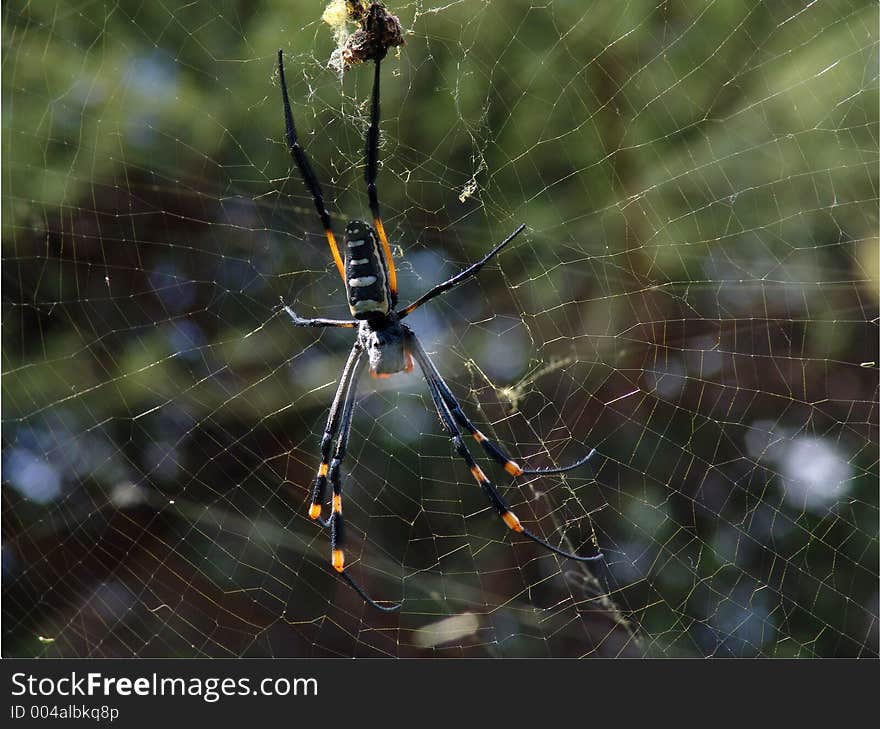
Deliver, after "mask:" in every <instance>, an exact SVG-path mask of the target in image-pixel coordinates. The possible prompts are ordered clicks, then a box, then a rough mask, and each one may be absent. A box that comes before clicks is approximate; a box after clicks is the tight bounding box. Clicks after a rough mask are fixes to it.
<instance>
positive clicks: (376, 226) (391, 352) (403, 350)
mask: <svg viewBox="0 0 880 729" xmlns="http://www.w3.org/2000/svg"><path fill="white" fill-rule="evenodd" d="M383 55H384V54H380V55H377V56H376V57H375V58H374V61H375V67H374V76H373V95H372V110H371V115H370V117H371V118H370V126H369V128H368V130H367V134H366V171H365V175H364V177H365V180H366V183H367V195H368V197H369V206H370V212H371V213H372V217H373V225H369V224H367V223H365V222H363V221H361V220H352V221H351V222H349V223H348V224H347V225H346V227H345V247H344V256H343V255H341V254H340V252H339V247H338V245H337V243H336V239H335V237H334V236H333V231H332V230H331V227H330V215H329V213H328V212H327V209H326V207H325V205H324V194H323V192H322V191H321V185H320V184H319V182H318V178H317V177H316V175H315V173H314V171H313V170H312V167H311V165H310V164H309V161H308V158H307V157H306V154H305V152H304V151H303V148H302V147H301V146H300V144H299V142H298V140H297V135H296V127H295V126H294V123H293V113H292V112H291V108H290V99H289V97H288V93H287V83H286V82H285V79H284V60H283V53H282V51H281V50H279V51H278V76H279V80H280V84H281V99H282V103H283V106H284V121H285V132H286V142H287V148H288V151H289V152H290V155H291V157H292V158H293V161H294V162H295V163H296V166H297V167H298V168H299V171H300V174H301V176H302V179H303V182H304V183H305V185H306V187H307V188H308V189H309V192H310V193H311V195H312V198H313V201H314V204H315V209H316V210H317V211H318V216H319V217H320V218H321V223H322V224H323V226H324V235H325V236H326V237H327V243H328V244H329V246H330V252H331V253H332V255H333V260H334V261H335V263H336V268H337V269H339V275H340V276H342V281H343V283H344V285H345V293H346V295H347V297H348V306H349V309H350V310H351V315H352V316H353V317H354V318H353V319H321V318H317V319H306V318H303V317H301V316H299V315H298V314H297V313H296V312H295V311H294V310H293V309H292V308H291V307H290V306H285V305H284V302H283V301H282V306H283V310H284V311H285V312H286V313H287V315H288V316H289V317H290V319H291V321H292V322H293V324H294V325H295V326H298V327H343V328H348V329H357V330H358V331H357V339H356V340H355V342H354V345H353V346H352V348H351V353H350V354H349V356H348V361H347V362H346V363H345V367H344V368H343V370H342V375H341V377H340V379H339V386H338V387H337V389H336V395H335V396H334V398H333V404H332V405H331V406H330V414H329V416H328V418H327V424H326V426H325V427H324V435H323V437H322V438H321V464H320V465H319V466H318V475H317V476H316V478H315V483H314V485H313V487H312V494H311V503H310V506H309V517H310V518H311V519H313V520H316V521H318V522H319V523H320V524H321V525H322V526H324V527H325V528H326V527H329V528H330V554H331V559H330V562H331V565H332V566H333V568H334V569H335V570H336V572H338V573H339V574H340V575H341V576H342V577H343V578H344V579H345V580H346V581H347V582H348V584H349V585H351V587H352V588H354V589H355V590H356V591H357V593H358V594H359V595H360V596H361V597H362V598H363V599H364V601H365V602H367V603H369V604H370V605H372V606H373V607H374V608H378V609H379V610H382V611H385V612H393V611H395V610H398V609H400V607H401V605H400V604H392V605H390V606H385V605H380V604H379V603H377V602H376V601H375V600H373V599H372V598H371V597H370V596H369V595H368V594H367V592H366V591H365V590H364V588H363V587H362V586H361V585H360V583H358V582H357V581H356V580H355V579H354V578H353V577H352V576H351V575H349V574H348V572H346V571H345V552H344V551H343V547H344V545H345V530H344V521H343V517H342V480H341V478H340V475H339V469H340V466H341V464H342V459H343V458H344V457H345V450H346V447H347V446H348V438H349V434H350V431H351V422H352V416H353V413H354V404H355V399H356V395H357V383H358V375H359V374H360V372H361V366H362V365H363V356H364V354H366V355H367V360H368V361H369V366H370V374H371V375H372V376H373V377H378V378H385V377H391V375H394V374H397V373H398V372H410V371H411V370H412V369H413V360H415V361H416V362H417V363H418V365H419V369H420V370H421V371H422V375H423V376H424V378H425V381H426V382H427V384H428V390H429V392H430V394H431V400H432V401H433V403H434V407H435V408H436V410H437V414H438V415H439V416H440V422H441V424H442V426H443V428H444V429H445V430H446V432H447V433H448V434H449V435H450V437H451V438H452V442H453V445H454V447H455V450H456V452H457V453H458V455H459V456H461V457H462V458H463V459H464V460H465V462H466V463H467V465H468V467H469V468H470V471H471V474H472V475H473V477H474V479H476V481H477V484H478V485H479V487H480V489H481V490H482V491H483V493H484V494H485V496H486V498H487V499H488V500H489V502H490V504H491V505H492V506H493V507H494V509H495V511H496V512H497V513H498V516H499V517H501V519H502V521H503V522H504V523H505V524H506V525H507V526H508V528H510V529H511V530H513V531H514V532H518V533H519V534H521V535H523V536H524V537H528V538H529V539H531V540H532V541H534V542H537V543H538V544H540V545H541V546H543V547H545V548H546V549H549V550H550V551H551V552H555V553H556V554H558V555H560V556H562V557H567V558H568V559H575V560H578V561H581V562H590V561H593V560H598V559H602V556H603V555H602V554H596V555H591V556H586V557H584V556H579V555H576V554H572V553H571V552H566V551H565V550H562V549H559V548H558V547H554V546H553V545H552V544H550V543H549V542H547V541H545V540H544V539H542V538H541V537H539V536H537V535H536V534H534V533H532V532H531V531H529V530H528V529H527V528H526V527H525V526H523V524H522V522H521V521H520V520H519V519H518V518H517V516H516V515H515V514H514V513H513V512H512V511H511V510H510V507H509V506H508V504H507V502H506V501H505V500H504V497H502V496H501V494H499V493H498V490H497V489H496V488H495V486H494V485H493V484H492V482H491V481H490V480H489V478H488V477H487V476H486V474H485V472H484V471H483V469H482V468H480V466H479V465H477V462H476V461H475V460H474V457H473V455H471V452H470V451H469V450H468V447H467V446H466V445H465V440H464V431H466V432H467V433H468V434H470V435H471V436H472V437H473V439H474V440H475V441H476V442H477V443H479V444H480V446H482V448H483V449H484V450H485V452H486V454H487V456H488V457H489V458H491V459H492V460H494V461H495V462H496V463H498V464H500V465H501V466H503V467H504V470H505V471H506V472H507V473H508V474H510V475H511V476H521V475H523V474H540V475H543V474H554V473H563V472H565V471H570V470H571V469H573V468H577V467H578V466H581V465H583V464H584V463H586V462H587V460H589V458H590V457H591V456H592V455H593V453H595V449H593V450H591V451H590V452H589V453H588V454H587V455H586V456H584V457H583V458H581V459H580V460H579V461H576V462H575V463H572V464H570V465H568V466H564V467H560V468H523V467H522V466H520V465H519V464H518V463H516V461H514V460H512V459H511V458H510V457H508V456H507V454H506V453H505V452H504V451H503V450H502V449H501V448H500V447H499V446H498V445H496V444H495V443H494V442H493V441H492V440H490V439H489V438H487V437H486V436H485V435H483V433H482V432H481V431H480V430H479V429H478V428H477V427H476V426H475V425H474V424H473V422H471V420H470V419H469V418H468V416H467V415H465V413H464V411H463V410H462V408H461V404H460V403H459V401H458V400H457V399H456V397H455V395H453V394H452V390H450V389H449V386H448V385H447V384H446V382H445V381H444V380H443V378H442V377H441V376H440V372H439V371H438V370H437V367H436V366H435V365H434V363H433V362H432V361H431V359H430V357H428V354H427V352H426V351H425V350H424V348H423V347H422V345H421V343H420V342H419V340H418V338H417V337H416V335H415V333H414V332H413V331H412V329H410V328H409V327H408V326H406V324H404V323H403V321H402V320H403V319H405V318H406V317H407V316H409V315H410V314H411V313H412V312H414V311H415V310H416V309H418V308H419V307H420V306H422V305H423V304H425V303H427V302H428V301H430V300H431V299H433V298H435V297H437V296H440V295H441V294H443V293H445V292H447V291H449V290H450V289H452V288H454V287H455V286H457V285H458V284H460V283H462V282H463V281H465V280H467V279H469V278H470V277H471V276H474V275H476V274H477V272H478V271H479V270H480V269H481V268H482V267H483V266H485V265H486V263H487V262H488V261H489V260H490V259H491V258H493V257H494V256H496V255H497V254H498V253H499V252H500V251H501V250H502V249H503V248H504V247H505V246H506V245H508V244H509V243H510V242H511V241H512V240H513V239H514V238H516V236H518V235H519V234H520V233H521V232H522V231H523V229H524V228H525V225H520V226H519V227H518V228H517V229H516V230H514V231H513V232H512V233H511V234H510V235H508V236H507V238H505V239H504V240H503V241H501V243H499V244H498V245H497V246H495V247H494V248H493V249H492V250H491V251H489V253H487V254H486V255H485V256H484V257H483V258H482V259H481V260H479V261H477V262H476V263H474V264H472V265H471V266H469V267H468V268H466V269H464V270H463V271H461V272H460V273H457V274H456V275H454V276H452V277H451V278H450V279H448V280H446V281H444V282H443V283H440V284H438V285H436V286H434V288H432V289H430V290H429V291H428V292H427V293H425V294H423V295H422V296H421V297H419V298H418V299H416V300H415V301H414V302H412V303H411V304H409V305H407V306H405V307H404V308H403V309H401V310H399V311H398V310H397V309H396V306H397V276H396V274H395V270H394V259H393V258H392V256H391V247H390V246H389V244H388V237H387V236H386V234H385V227H384V226H383V224H382V218H381V216H380V214H379V198H378V193H377V190H376V176H377V171H378V157H379V69H380V63H381V60H382V57H381V56H383ZM334 440H335V448H333V444H334ZM328 481H329V483H330V488H331V490H332V499H331V512H330V518H329V519H326V520H325V519H322V518H321V511H322V504H323V502H324V495H325V492H326V490H327V483H328Z"/></svg>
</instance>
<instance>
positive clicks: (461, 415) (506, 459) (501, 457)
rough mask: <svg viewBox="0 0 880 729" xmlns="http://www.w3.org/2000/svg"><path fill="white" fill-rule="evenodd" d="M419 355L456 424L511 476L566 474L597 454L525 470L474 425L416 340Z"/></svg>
mask: <svg viewBox="0 0 880 729" xmlns="http://www.w3.org/2000/svg"><path fill="white" fill-rule="evenodd" d="M414 353H417V354H416V356H417V358H419V357H420V359H419V364H420V365H421V367H422V370H423V371H424V373H425V377H430V378H431V379H432V380H433V381H434V384H435V385H436V386H437V389H438V391H439V392H440V395H441V396H442V397H443V400H444V401H445V402H446V405H447V407H448V408H449V410H450V412H451V413H452V415H453V417H454V418H455V420H456V422H457V423H458V424H459V426H461V427H462V428H464V429H465V430H467V432H468V433H470V434H471V436H473V438H474V440H475V441H477V443H479V444H480V445H481V446H482V447H483V450H484V451H486V454H487V455H488V456H489V457H490V458H491V459H492V460H493V461H495V462H496V463H499V464H500V465H502V466H503V467H504V470H505V471H507V472H508V473H509V474H510V475H511V476H522V475H523V474H525V475H538V476H540V475H547V474H553V473H565V472H566V471H571V470H573V469H575V468H577V467H578V466H583V465H584V464H585V463H586V462H587V461H589V460H590V458H592V456H593V454H594V453H595V452H596V449H595V448H593V449H592V450H591V451H590V452H589V453H587V455H586V456H584V457H583V458H581V459H580V460H577V461H575V462H574V463H571V464H569V465H567V466H560V467H558V468H523V467H522V466H520V465H519V464H518V463H517V462H516V461H514V460H513V459H512V458H510V456H508V455H507V454H506V453H505V452H504V451H503V450H502V449H501V448H500V447H499V446H498V445H497V444H496V443H494V442H493V441H492V440H491V439H490V438H487V437H486V436H485V435H483V433H482V432H480V430H479V428H477V426H476V425H474V424H473V422H472V421H471V419H470V418H468V416H467V415H466V414H465V412H464V410H462V408H461V403H459V402H458V398H456V397H455V395H453V394H452V390H450V389H449V385H447V384H446V382H445V381H444V380H443V377H441V375H440V372H439V370H438V369H437V367H436V365H435V364H434V363H433V362H432V361H431V358H430V357H428V353H427V352H425V350H424V348H423V347H422V345H421V343H420V342H419V341H418V340H416V341H415V352H414Z"/></svg>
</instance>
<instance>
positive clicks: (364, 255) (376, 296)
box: [344, 220, 391, 319]
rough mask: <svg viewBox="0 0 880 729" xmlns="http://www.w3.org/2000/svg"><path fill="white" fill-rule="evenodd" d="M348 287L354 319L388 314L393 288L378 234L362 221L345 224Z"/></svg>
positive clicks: (349, 303)
mask: <svg viewBox="0 0 880 729" xmlns="http://www.w3.org/2000/svg"><path fill="white" fill-rule="evenodd" d="M344 258H345V290H346V293H347V294H348V307H349V309H350V310H351V314H352V316H353V317H355V319H370V318H375V317H378V316H385V315H386V314H388V312H389V311H390V310H391V291H390V289H389V286H388V271H387V268H386V265H385V259H384V258H383V257H382V254H381V252H380V250H379V236H378V235H377V234H376V231H375V230H374V229H373V228H372V227H371V226H369V225H367V224H366V223H365V222H363V221H362V220H352V221H351V222H350V223H349V224H348V225H347V226H345V256H344Z"/></svg>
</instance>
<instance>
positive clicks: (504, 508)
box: [409, 334, 604, 562]
mask: <svg viewBox="0 0 880 729" xmlns="http://www.w3.org/2000/svg"><path fill="white" fill-rule="evenodd" d="M409 343H410V346H411V347H412V349H413V356H414V357H415V358H416V361H417V362H418V363H419V366H420V367H421V369H422V372H423V374H424V375H425V381H426V382H427V383H428V389H429V390H430V392H431V399H432V400H433V402H434V407H435V408H436V409H437V414H438V415H439V416H440V421H441V423H442V424H443V427H444V428H445V429H446V431H447V432H448V433H449V434H450V436H451V437H452V443H453V445H454V446H455V450H456V452H457V453H458V455H460V456H461V457H462V458H463V459H464V460H465V462H466V463H467V464H468V468H470V471H471V474H472V475H473V477H474V478H475V479H476V481H477V483H478V484H479V486H480V489H482V491H483V493H484V494H485V495H486V498H488V499H489V503H491V504H492V506H493V507H494V508H495V511H496V512H498V516H500V517H501V519H502V521H503V522H504V523H505V524H506V525H507V526H508V528H509V529H511V530H512V531H515V532H518V533H520V534H522V535H523V536H524V537H528V538H529V539H531V540H532V541H533V542H536V543H538V544H540V545H541V546H542V547H544V548H546V549H549V550H550V551H551V552H555V553H556V554H558V555H560V556H562V557H566V558H568V559H574V560H577V561H578V562H593V561H595V560H599V559H602V558H603V557H604V555H602V554H601V553H600V554H594V555H590V556H589V557H582V556H580V555H577V554H572V553H571V552H566V551H565V550H563V549H559V547H554V546H553V545H552V544H550V542H548V541H546V540H544V539H542V538H541V537H539V536H538V535H537V534H534V533H533V532H531V531H529V530H528V529H526V528H525V527H524V526H523V525H522V522H520V520H519V518H518V517H517V516H516V514H514V513H513V512H512V511H511V510H510V506H508V504H507V502H506V501H505V500H504V497H502V496H501V494H499V493H498V490H497V489H496V488H495V486H493V485H492V482H491V481H490V480H489V479H488V477H487V476H486V474H485V473H484V472H483V469H482V468H480V467H479V466H478V465H477V462H476V461H475V460H474V457H473V456H472V455H471V453H470V451H469V450H468V448H467V446H466V445H465V442H464V439H463V438H462V435H461V430H460V429H459V427H458V425H456V422H455V417H454V416H453V415H452V412H451V411H450V410H449V406H448V405H447V404H446V401H445V400H444V399H443V396H442V394H441V393H440V390H439V388H438V387H437V384H436V382H434V380H433V378H432V377H431V376H430V370H431V367H430V365H429V360H428V356H427V354H426V353H425V351H424V349H422V347H421V345H420V344H419V343H418V340H417V339H416V338H415V335H412V334H411V335H410V337H409Z"/></svg>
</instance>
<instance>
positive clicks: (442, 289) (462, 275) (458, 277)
mask: <svg viewBox="0 0 880 729" xmlns="http://www.w3.org/2000/svg"><path fill="white" fill-rule="evenodd" d="M525 227H526V226H525V224H523V225H520V226H519V227H518V228H517V229H516V230H515V231H513V233H511V234H510V235H509V236H507V237H506V238H505V239H504V240H503V241H501V242H500V243H499V244H498V245H497V246H495V247H494V248H493V249H492V250H491V251H489V252H488V253H487V254H486V255H485V256H483V257H482V258H481V259H480V260H479V261H477V262H476V263H473V264H471V265H470V266H468V267H467V268H466V269H464V271H460V272H459V273H457V274H455V275H454V276H453V277H452V278H450V279H447V280H446V281H444V282H443V283H440V284H437V285H436V286H435V287H434V288H432V289H431V290H430V291H428V292H427V293H424V294H422V295H421V296H420V297H419V298H418V299H416V300H415V301H413V302H412V303H411V304H410V305H409V306H407V307H406V308H404V309H402V310H401V311H400V312H399V316H400V318H401V319H403V318H404V317H405V316H408V315H409V314H411V313H412V312H414V311H415V310H416V309H418V308H419V307H420V306H421V305H422V304H424V303H426V302H428V301H430V300H431V299H433V298H434V297H435V296H440V294H445V293H446V292H447V291H449V289H451V288H454V287H455V286H457V285H458V284H460V283H461V282H462V281H464V280H466V279H468V278H470V277H471V276H475V275H476V274H477V273H479V271H480V269H481V268H482V267H483V266H485V265H486V264H487V263H488V262H489V261H490V260H491V259H492V257H493V256H495V255H497V254H498V253H499V252H500V251H501V249H502V248H504V246H506V245H507V244H508V243H510V241H512V240H513V239H514V238H516V236H518V235H519V234H520V233H522V232H523V230H525Z"/></svg>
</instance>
